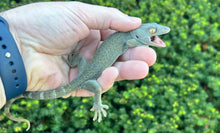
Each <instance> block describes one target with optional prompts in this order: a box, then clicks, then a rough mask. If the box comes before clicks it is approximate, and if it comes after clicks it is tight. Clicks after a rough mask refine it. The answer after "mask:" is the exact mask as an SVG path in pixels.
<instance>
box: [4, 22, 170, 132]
mask: <svg viewBox="0 0 220 133" xmlns="http://www.w3.org/2000/svg"><path fill="white" fill-rule="evenodd" d="M169 31H170V28H169V27H166V26H162V25H159V24H157V23H146V24H142V25H141V26H140V27H139V28H137V29H135V30H132V31H129V32H116V33H114V34H112V35H110V36H109V37H108V38H107V39H106V40H105V41H104V42H103V43H102V45H100V47H99V48H98V49H97V51H96V52H95V55H94V56H93V58H92V59H91V61H90V62H89V63H88V64H87V62H86V59H85V58H84V57H82V56H78V55H77V52H76V54H73V53H71V54H70V55H69V58H68V59H65V58H63V59H64V60H65V61H66V63H67V64H68V65H69V66H70V67H76V66H77V67H78V74H77V77H76V78H75V79H74V80H72V81H71V82H70V83H69V84H67V85H65V86H63V87H60V88H58V89H55V90H49V91H42V92H29V91H27V92H25V93H23V94H22V95H20V96H17V97H15V98H13V99H11V100H9V101H8V102H7V103H6V105H5V113H6V116H7V117H8V118H9V119H11V120H14V121H17V122H26V123H27V124H28V128H27V130H29V128H30V122H29V121H28V120H27V119H23V118H16V117H13V116H11V114H10V106H11V104H12V103H13V102H14V101H15V100H17V99H19V98H31V99H40V100H43V99H55V98H59V97H62V96H64V95H67V94H69V93H71V92H73V91H75V90H79V89H82V88H84V89H86V90H88V91H90V92H93V93H94V94H95V95H94V104H93V107H92V108H91V111H94V112H95V115H94V117H93V120H94V121H95V120H97V119H98V122H100V121H101V120H102V114H103V116H104V117H106V116H107V113H106V111H105V109H108V106H107V105H103V104H102V103H101V90H102V88H101V86H100V85H99V83H98V82H97V79H98V78H99V77H100V75H101V74H102V72H103V71H104V70H105V69H106V68H107V67H110V66H111V65H112V64H113V63H114V62H115V61H116V60H117V59H118V57H119V56H120V55H122V54H123V53H125V52H126V51H127V50H128V49H129V48H132V47H137V46H155V47H165V46H166V45H165V43H164V42H163V41H162V40H161V39H160V38H159V37H158V36H157V35H162V34H166V33H168V32H169Z"/></svg>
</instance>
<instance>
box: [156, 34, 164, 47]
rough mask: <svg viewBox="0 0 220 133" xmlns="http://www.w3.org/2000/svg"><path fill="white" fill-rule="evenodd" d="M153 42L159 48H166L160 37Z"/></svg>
mask: <svg viewBox="0 0 220 133" xmlns="http://www.w3.org/2000/svg"><path fill="white" fill-rule="evenodd" d="M153 42H154V43H156V44H157V45H158V47H166V44H165V43H164V42H163V41H162V40H161V39H160V38H159V37H158V36H154V41H153Z"/></svg>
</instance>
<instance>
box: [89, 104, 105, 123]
mask: <svg viewBox="0 0 220 133" xmlns="http://www.w3.org/2000/svg"><path fill="white" fill-rule="evenodd" d="M108 108H109V107H108V106H107V105H102V104H100V105H94V106H93V107H92V108H91V109H90V111H95V115H94V117H93V121H95V120H97V119H98V122H101V121H102V114H103V116H104V117H106V116H107V112H106V111H105V109H108Z"/></svg>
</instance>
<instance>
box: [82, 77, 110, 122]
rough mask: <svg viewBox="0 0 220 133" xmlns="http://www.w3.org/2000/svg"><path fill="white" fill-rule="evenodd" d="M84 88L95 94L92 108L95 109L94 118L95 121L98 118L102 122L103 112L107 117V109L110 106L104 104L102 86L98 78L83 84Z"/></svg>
mask: <svg viewBox="0 0 220 133" xmlns="http://www.w3.org/2000/svg"><path fill="white" fill-rule="evenodd" d="M83 88H84V89H86V90H88V91H90V92H93V93H94V94H95V95H94V104H93V107H92V108H91V111H95V115H94V117H93V120H94V121H95V120H97V118H98V122H101V121H102V114H103V116H104V117H106V116H107V112H106V111H105V109H108V106H107V105H103V104H102V102H101V95H102V88H101V86H100V85H99V84H98V82H97V81H96V80H88V81H86V82H85V83H84V84H83Z"/></svg>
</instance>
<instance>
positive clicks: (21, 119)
mask: <svg viewBox="0 0 220 133" xmlns="http://www.w3.org/2000/svg"><path fill="white" fill-rule="evenodd" d="M20 98H23V95H20V96H17V97H15V98H13V99H11V100H9V101H8V102H7V103H6V105H5V107H4V109H5V113H6V116H7V117H8V118H9V119H10V120H13V121H17V122H26V123H27V126H28V127H27V129H26V131H28V130H29V129H30V121H29V120H27V119H24V118H16V117H14V116H12V115H11V113H10V107H11V104H12V103H13V102H14V101H15V100H17V99H20Z"/></svg>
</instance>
